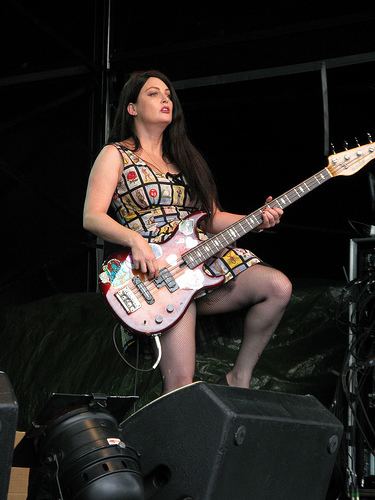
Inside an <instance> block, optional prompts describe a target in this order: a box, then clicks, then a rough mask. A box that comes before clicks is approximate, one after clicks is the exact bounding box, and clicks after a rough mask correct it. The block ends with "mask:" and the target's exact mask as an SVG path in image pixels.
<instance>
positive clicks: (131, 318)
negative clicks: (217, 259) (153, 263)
mask: <svg viewBox="0 0 375 500" xmlns="http://www.w3.org/2000/svg"><path fill="white" fill-rule="evenodd" d="M205 215H206V214H205V213H204V212H197V213H195V214H192V215H190V216H189V217H187V218H186V219H184V220H183V221H181V222H180V224H179V225H178V227H177V229H176V230H175V232H174V233H173V234H172V236H171V237H170V238H169V239H168V241H166V242H165V243H162V244H154V243H151V244H150V245H151V248H152V250H153V252H154V254H155V257H156V259H157V264H158V267H159V269H160V270H161V272H160V275H159V277H158V278H156V279H151V280H150V279H148V277H147V275H145V274H143V273H142V272H140V271H137V270H136V269H134V268H133V263H132V255H131V252H130V251H127V250H124V251H120V252H116V253H113V254H111V255H110V256H109V258H108V259H106V261H105V262H104V263H103V265H102V268H101V272H100V274H99V287H100V290H101V292H102V294H103V296H104V298H105V300H106V302H107V303H108V305H109V306H110V308H111V309H112V312H113V313H114V314H115V315H116V317H117V318H118V319H119V320H120V321H121V322H122V323H123V324H124V325H125V326H126V327H127V328H129V329H130V330H132V331H134V332H136V333H141V334H145V335H152V334H156V333H161V332H163V331H165V330H168V329H169V328H171V327H172V326H173V325H174V324H175V323H177V321H178V320H179V319H180V318H181V316H182V315H183V314H184V312H185V311H186V309H187V307H188V306H189V304H190V302H191V301H192V300H193V298H194V296H195V295H197V294H198V293H199V292H200V291H201V290H203V289H206V288H212V287H215V286H218V285H220V284H221V283H222V282H223V281H224V276H219V277H211V276H209V275H208V274H207V273H206V272H205V271H204V270H203V264H200V265H198V266H197V267H195V268H194V269H190V268H189V267H188V266H187V265H186V263H185V262H184V260H183V259H182V258H181V256H182V255H183V254H184V253H186V252H188V251H189V250H191V249H192V248H194V247H195V246H197V245H198V244H199V243H201V241H200V240H199V238H198V236H197V224H198V221H199V220H200V219H201V218H202V217H204V216H205Z"/></svg>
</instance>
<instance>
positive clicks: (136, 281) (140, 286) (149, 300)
mask: <svg viewBox="0 0 375 500" xmlns="http://www.w3.org/2000/svg"><path fill="white" fill-rule="evenodd" d="M132 282H133V283H134V285H135V286H136V287H137V288H138V290H139V291H140V292H141V294H142V295H143V297H144V299H145V301H146V302H147V304H150V305H151V304H153V303H154V302H155V299H154V297H153V296H152V295H151V293H150V291H149V290H148V288H147V286H146V285H145V284H144V283H143V281H142V280H141V278H140V277H139V276H134V278H133V279H132Z"/></svg>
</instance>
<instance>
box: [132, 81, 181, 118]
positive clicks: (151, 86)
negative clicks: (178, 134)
mask: <svg viewBox="0 0 375 500" xmlns="http://www.w3.org/2000/svg"><path fill="white" fill-rule="evenodd" d="M170 94H171V92H170V90H169V88H168V87H167V85H166V84H165V83H164V82H163V81H162V80H160V79H159V78H155V77H150V78H149V79H148V80H147V81H146V83H145V84H144V85H143V87H142V88H141V91H140V92H139V95H138V99H137V101H136V102H135V103H130V104H129V105H128V112H129V114H131V115H133V116H134V118H135V121H136V123H137V122H138V123H140V122H142V123H143V124H144V125H165V126H167V125H169V124H170V123H171V121H172V112H173V102H172V101H171V99H170Z"/></svg>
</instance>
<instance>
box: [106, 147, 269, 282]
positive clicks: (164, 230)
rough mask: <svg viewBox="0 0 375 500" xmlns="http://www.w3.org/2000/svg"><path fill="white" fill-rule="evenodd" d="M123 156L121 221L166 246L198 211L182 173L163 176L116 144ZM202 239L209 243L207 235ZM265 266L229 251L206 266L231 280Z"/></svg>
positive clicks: (117, 204)
mask: <svg viewBox="0 0 375 500" xmlns="http://www.w3.org/2000/svg"><path fill="white" fill-rule="evenodd" d="M113 145H114V146H115V147H116V148H117V149H118V151H119V152H120V154H121V157H122V160H123V171H122V175H121V179H120V181H119V183H118V185H117V187H116V191H115V193H114V195H113V198H112V208H113V210H114V212H115V217H116V219H117V221H118V222H119V223H120V224H122V225H123V226H126V227H128V228H129V229H133V230H134V231H137V232H139V233H140V234H141V235H142V236H143V237H144V238H146V239H147V240H148V242H150V243H162V242H164V241H166V239H168V238H169V237H170V236H171V233H173V231H174V230H175V229H176V227H177V226H178V224H179V223H180V222H181V221H182V220H183V219H184V218H185V217H187V216H188V215H190V214H191V213H193V212H196V211H197V210H200V207H197V206H195V205H194V203H193V202H192V200H191V198H190V196H189V189H188V186H187V183H186V180H185V179H184V176H183V175H182V174H181V173H178V174H172V173H167V174H162V173H159V172H156V171H155V170H153V169H151V168H150V167H149V166H148V165H147V164H146V163H145V162H144V161H143V160H142V159H141V158H139V157H138V156H137V155H135V154H134V153H133V152H132V151H130V150H129V149H126V148H125V147H124V146H123V145H122V144H120V143H114V144H113ZM199 238H200V239H207V236H206V235H205V234H203V233H200V234H199ZM259 262H261V260H260V259H259V258H258V257H257V256H256V255H254V254H253V253H252V252H250V251H249V250H245V249H242V248H237V247H227V248H225V249H224V250H222V251H220V252H219V253H218V254H216V256H214V257H211V258H210V259H209V260H208V261H207V262H206V263H205V266H204V267H205V271H206V272H207V273H208V274H211V275H215V276H218V275H225V282H227V281H229V280H231V279H232V278H234V277H235V276H236V275H238V274H239V273H240V272H242V271H244V270H245V269H247V268H248V267H250V266H252V265H254V264H257V263H259Z"/></svg>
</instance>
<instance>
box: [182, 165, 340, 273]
mask: <svg viewBox="0 0 375 500" xmlns="http://www.w3.org/2000/svg"><path fill="white" fill-rule="evenodd" d="M331 178H332V176H331V174H330V173H329V171H328V169H327V168H324V169H323V170H321V171H320V172H318V173H317V174H315V175H313V176H312V177H310V178H308V179H306V180H305V181H304V182H301V184H298V186H295V187H294V188H292V189H290V190H289V191H287V192H286V193H284V194H282V195H281V196H279V197H278V198H275V199H274V200H272V201H271V202H270V203H268V204H267V206H269V207H271V208H275V207H279V208H282V209H284V208H286V207H288V206H289V205H291V204H292V203H294V202H295V201H297V200H299V199H300V198H302V197H303V196H305V195H306V194H307V193H310V192H311V191H312V190H313V189H315V188H316V187H318V186H320V185H321V184H323V183H324V182H326V181H328V179H331ZM265 207H266V205H263V206H262V207H260V208H258V209H257V210H255V211H254V212H252V213H251V214H249V215H247V216H245V217H243V218H242V219H240V220H239V221H237V222H235V223H234V224H232V225H231V226H229V227H227V228H226V229H224V230H223V231H221V232H220V233H217V234H215V235H214V236H212V237H211V238H209V239H208V240H205V241H202V242H201V243H199V244H198V245H197V246H196V247H194V248H193V249H192V250H189V251H187V252H185V253H184V254H183V255H182V258H183V260H184V262H185V263H186V264H187V266H188V267H189V268H190V269H194V268H195V267H197V266H198V265H200V264H202V263H203V262H205V261H206V260H207V259H209V258H210V257H212V256H213V255H215V254H216V253H218V252H219V251H220V250H222V249H223V248H225V247H227V246H228V245H231V244H232V243H234V242H235V241H237V240H238V239H239V238H241V237H242V236H244V235H245V234H247V233H249V232H250V231H252V230H253V229H255V228H256V227H257V226H259V225H260V224H261V223H262V220H263V218H262V213H263V210H264V209H265Z"/></svg>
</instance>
